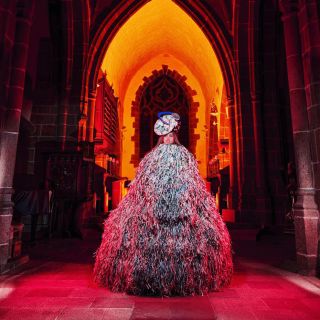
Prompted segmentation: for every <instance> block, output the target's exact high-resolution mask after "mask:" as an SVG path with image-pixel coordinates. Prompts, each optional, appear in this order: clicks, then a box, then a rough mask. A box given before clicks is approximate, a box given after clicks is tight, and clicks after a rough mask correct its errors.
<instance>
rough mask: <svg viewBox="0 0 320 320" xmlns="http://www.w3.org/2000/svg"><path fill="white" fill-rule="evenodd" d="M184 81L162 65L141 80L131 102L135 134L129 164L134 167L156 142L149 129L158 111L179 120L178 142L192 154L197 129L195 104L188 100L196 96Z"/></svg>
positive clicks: (183, 78) (184, 78)
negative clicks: (179, 118)
mask: <svg viewBox="0 0 320 320" xmlns="http://www.w3.org/2000/svg"><path fill="white" fill-rule="evenodd" d="M186 79H187V78H186V77H185V76H182V75H180V74H179V73H178V72H177V71H175V70H170V69H169V68H168V66H166V65H163V66H162V69H161V70H154V71H153V72H152V75H151V76H150V77H145V78H144V79H143V80H144V84H143V85H141V86H140V87H139V89H138V90H137V93H136V99H135V101H133V102H132V108H131V115H132V116H133V117H134V118H135V120H134V123H133V127H134V128H135V134H134V136H133V138H132V140H133V141H134V142H135V152H134V154H133V155H132V158H131V163H133V164H134V166H135V167H136V166H138V164H139V161H140V159H141V158H142V157H143V156H144V154H145V153H146V152H148V151H149V150H150V149H151V148H152V147H153V146H154V145H155V144H156V142H157V139H158V137H157V136H156V135H155V133H154V132H153V125H154V123H155V122H156V120H157V113H158V112H159V111H165V110H169V111H173V112H177V113H179V115H180V116H181V121H182V126H181V129H180V132H179V140H180V142H181V143H182V144H183V145H185V146H186V147H188V148H189V150H190V151H191V152H193V153H194V152H195V147H196V141H197V140H198V139H199V135H195V134H194V131H195V128H196V126H197V122H198V120H197V118H196V113H197V110H198V107H199V103H197V102H194V101H193V99H192V96H194V95H195V94H196V92H195V91H194V90H192V89H191V88H190V87H189V86H188V85H187V83H186Z"/></svg>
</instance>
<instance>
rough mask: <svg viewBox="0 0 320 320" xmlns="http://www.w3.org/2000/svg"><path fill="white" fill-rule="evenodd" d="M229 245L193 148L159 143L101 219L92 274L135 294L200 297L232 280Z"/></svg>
mask: <svg viewBox="0 0 320 320" xmlns="http://www.w3.org/2000/svg"><path fill="white" fill-rule="evenodd" d="M231 246H232V245H231V239H230V235H229V233H228V230H227V228H226V225H225V223H224V222H223V220H222V218H221V216H220V214H219V212H218V211H217V209H216V205H215V200H214V198H213V196H211V194H210V193H209V192H208V191H207V190H206V185H205V182H204V180H203V179H202V177H201V176H200V174H199V169H198V163H197V161H196V159H195V157H194V156H193V154H192V153H190V152H189V151H188V150H187V148H185V147H184V146H182V145H177V144H160V145H159V146H157V147H155V148H153V149H152V150H151V151H150V152H149V153H148V154H146V155H145V156H144V158H143V159H142V160H141V162H140V164H139V167H138V169H137V172H136V176H135V178H134V179H133V180H132V182H131V183H130V188H129V191H128V193H127V194H126V195H125V197H124V198H123V199H122V201H121V202H120V203H119V206H118V207H117V208H116V209H114V210H112V211H111V212H110V215H109V217H108V218H107V219H106V220H105V223H104V233H103V236H102V242H101V245H100V247H99V248H98V250H97V251H96V252H95V265H94V280H95V282H96V283H98V284H99V285H100V286H106V287H108V288H109V289H110V290H111V291H114V292H127V293H129V294H134V295H153V296H175V295H180V296H186V295H203V294H205V293H207V292H209V291H217V290H219V289H220V288H222V287H225V286H228V285H229V284H230V282H231V277H232V273H233V262H232V248H231Z"/></svg>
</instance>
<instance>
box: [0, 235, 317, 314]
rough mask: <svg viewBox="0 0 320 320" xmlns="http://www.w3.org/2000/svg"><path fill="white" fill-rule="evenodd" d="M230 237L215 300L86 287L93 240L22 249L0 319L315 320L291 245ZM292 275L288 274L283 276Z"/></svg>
mask: <svg viewBox="0 0 320 320" xmlns="http://www.w3.org/2000/svg"><path fill="white" fill-rule="evenodd" d="M256 231H257V230H246V229H234V230H232V229H231V231H230V232H231V236H232V240H233V248H234V266H235V272H234V276H233V281H232V284H231V286H230V287H229V288H227V289H224V291H222V292H213V293H210V294H208V295H205V296H200V297H174V298H150V297H149V298H148V297H134V296H128V295H126V294H115V293H112V292H109V291H108V290H106V289H105V288H98V287H97V286H96V285H95V284H94V283H93V282H92V267H93V252H94V250H95V249H96V248H97V246H98V244H99V237H100V236H99V234H98V233H97V232H93V231H90V232H88V233H87V234H86V236H85V239H84V240H78V239H65V240H61V239H51V240H43V241H40V242H39V243H38V244H36V245H35V246H33V247H29V248H26V250H28V252H29V253H30V259H31V260H30V262H29V263H28V264H27V265H26V266H25V267H24V268H22V269H20V270H19V271H16V272H15V273H13V274H10V275H2V276H1V277H0V280H1V282H0V283H1V284H0V319H3V320H9V319H12V320H13V319H14V320H18V319H23V320H28V319H41V320H47V319H75V320H84V319H90V320H93V319H108V320H113V319H119V320H120V319H121V320H126V319H128V320H129V319H130V320H133V319H181V320H187V319H195V320H200V319H244V320H251V319H275V320H280V319H284V320H293V319H299V320H303V319H306V320H311V319H320V281H319V279H318V278H314V277H305V276H301V275H298V274H296V273H294V272H291V271H292V270H294V239H293V237H292V236H290V235H283V234H267V235H265V236H263V237H262V238H261V240H260V241H259V242H256V241H255V234H256ZM289 270H291V271H289Z"/></svg>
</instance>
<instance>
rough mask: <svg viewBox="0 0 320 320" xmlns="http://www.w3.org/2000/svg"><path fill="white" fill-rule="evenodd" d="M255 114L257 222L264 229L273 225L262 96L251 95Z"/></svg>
mask: <svg viewBox="0 0 320 320" xmlns="http://www.w3.org/2000/svg"><path fill="white" fill-rule="evenodd" d="M251 106H252V114H253V132H254V151H255V160H256V163H255V183H256V185H255V186H256V215H257V222H258V223H260V226H261V227H262V228H263V227H264V226H266V225H269V224H270V223H271V216H270V210H271V206H270V195H268V194H267V189H266V176H265V157H264V144H263V132H262V116H261V100H260V95H256V94H254V93H252V94H251Z"/></svg>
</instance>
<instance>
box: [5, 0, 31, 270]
mask: <svg viewBox="0 0 320 320" xmlns="http://www.w3.org/2000/svg"><path fill="white" fill-rule="evenodd" d="M16 10H17V11H16V30H15V39H14V40H15V42H14V47H13V52H12V53H11V54H12V63H11V75H10V84H9V89H8V100H7V103H6V105H7V107H6V110H5V114H4V123H3V126H2V127H1V129H0V130H1V131H0V154H1V157H0V269H1V270H3V269H5V267H6V264H7V261H8V253H9V252H8V249H9V230H10V226H11V220H12V202H11V194H12V181H13V176H14V167H15V158H16V151H17V141H18V134H19V125H20V116H21V107H22V102H23V90H24V80H25V71H26V64H27V58H28V49H29V36H30V29H31V23H32V17H33V12H34V0H30V1H29V0H28V1H27V0H25V1H23V0H21V1H17V7H16Z"/></svg>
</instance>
